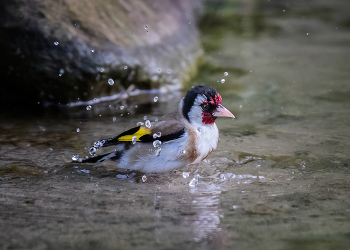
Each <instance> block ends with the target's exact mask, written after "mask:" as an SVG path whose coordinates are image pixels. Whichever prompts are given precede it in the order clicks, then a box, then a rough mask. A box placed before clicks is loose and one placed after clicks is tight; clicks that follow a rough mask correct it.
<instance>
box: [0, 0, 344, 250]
mask: <svg viewBox="0 0 350 250" xmlns="http://www.w3.org/2000/svg"><path fill="white" fill-rule="evenodd" d="M254 3H255V2H254ZM269 3H270V2H267V3H266V4H263V5H262V4H261V3H259V4H257V5H254V4H252V6H250V5H249V4H248V5H247V4H245V5H244V4H243V5H242V6H241V5H239V4H238V5H237V6H236V5H235V6H234V7H235V9H236V10H235V11H237V12H234V11H233V12H232V13H241V12H240V11H242V9H240V8H243V7H244V8H243V9H244V10H249V11H248V12H244V13H245V14H244V15H241V16H240V15H238V14H237V15H236V18H237V20H238V19H239V18H246V19H244V20H246V21H247V22H245V24H246V25H247V26H245V28H244V29H243V31H244V32H240V29H241V28H240V26H239V25H238V24H239V23H240V22H238V23H236V24H237V25H238V26H234V27H231V28H230V27H226V26H225V27H226V29H229V28H230V30H229V32H227V33H219V34H216V33H214V31H215V30H213V29H211V26H208V27H207V28H208V30H205V28H203V27H202V28H203V31H202V32H203V35H202V39H203V48H204V49H205V47H206V46H205V45H206V44H207V45H210V49H206V56H205V58H204V59H203V60H204V63H203V65H202V68H201V69H200V74H199V75H198V77H197V78H196V79H195V80H194V81H193V82H192V83H191V84H192V85H197V84H202V83H205V84H208V85H212V86H215V87H216V88H217V90H218V92H219V93H220V94H221V96H222V98H223V104H224V105H225V107H227V108H228V109H229V110H230V111H232V113H233V114H234V115H235V116H236V119H235V120H231V119H218V120H217V125H218V127H219V130H220V142H219V145H218V148H217V150H216V151H214V152H213V153H212V154H211V155H210V157H209V158H208V159H207V160H206V161H204V162H202V163H201V164H199V165H194V166H189V167H187V168H184V169H180V170H177V171H172V172H167V173H162V174H151V175H146V176H144V174H143V173H133V172H122V171H120V170H118V169H116V167H115V164H113V163H111V162H103V163H98V164H81V163H78V162H77V163H72V162H71V161H72V156H73V155H78V156H79V157H85V156H86V155H89V153H90V151H89V150H90V148H91V146H93V144H94V142H96V141H99V140H101V139H102V138H109V137H111V136H114V135H116V134H118V133H120V132H123V131H124V130H125V129H126V128H131V127H133V126H135V125H136V124H137V123H138V122H145V121H146V120H149V121H151V122H152V121H154V120H155V119H157V118H160V117H161V116H162V115H164V114H166V113H168V112H170V111H173V109H174V107H177V104H178V102H179V100H180V98H181V95H182V94H183V93H178V92H176V93H171V95H169V94H164V93H161V92H159V93H158V92H157V93H154V92H150V93H149V94H148V96H147V95H146V94H143V95H142V96H134V97H133V98H134V100H133V98H131V99H130V100H128V101H125V102H124V103H113V102H110V103H108V102H107V103H104V102H102V103H99V104H92V105H91V106H92V108H91V109H89V110H87V109H86V106H87V105H84V106H81V107H80V106H77V107H74V108H69V109H61V110H59V111H55V112H53V111H52V110H47V112H45V115H40V116H34V115H31V116H29V115H28V114H22V113H20V112H19V111H18V113H16V115H13V114H12V115H11V114H6V115H1V117H0V121H1V122H0V248H2V249H77V248H81V249H97V248H98V249H131V248H132V249H174V248H176V249H287V250H292V249H349V245H350V240H349V239H350V237H349V236H350V223H349V222H350V201H349V195H350V183H349V180H350V170H349V168H350V155H349V152H350V145H349V144H350V143H349V141H350V136H349V135H350V128H349V124H350V120H349V119H350V101H349V98H348V93H349V91H350V85H349V84H348V79H349V78H350V73H349V72H350V69H349V67H350V66H349V65H350V64H349V58H348V55H349V53H350V47H349V43H348V41H349V40H350V30H349V29H348V27H346V26H344V25H341V24H342V23H343V24H344V23H346V22H345V21H346V20H344V19H346V15H345V14H344V13H348V12H347V11H346V9H347V8H348V5H345V4H343V3H342V2H341V1H333V2H332V3H330V2H326V1H318V2H310V3H309V4H308V5H307V6H306V7H307V8H306V7H305V5H303V4H300V5H298V4H297V2H295V3H294V2H293V4H292V3H289V4H290V5H286V4H287V3H285V4H282V3H281V6H280V5H278V4H276V3H274V4H273V5H271V6H269V5H268V4H269ZM208 4H209V5H210V4H211V3H210V2H209V3H208ZM210 6H211V5H210ZM214 7H215V6H211V8H213V11H214V10H215V11H214V14H215V13H216V14H217V16H221V14H225V13H226V12H224V13H222V11H224V10H225V8H223V9H221V8H220V6H219V7H215V8H214ZM283 9H285V10H286V11H285V12H283ZM257 10H258V11H259V15H260V17H257V16H256V15H255V14H256V13H255V11H257ZM311 10H314V11H311ZM321 10H323V11H321ZM327 10H329V11H327ZM284 13H285V15H284ZM332 13H333V14H332ZM209 14H210V12H209ZM211 14H212V15H213V13H211ZM283 15H284V16H283ZM303 16H305V17H303ZM252 17H254V18H259V20H260V22H259V26H258V27H256V26H254V25H255V24H256V23H255V22H254V20H255V19H253V18H252ZM342 18H343V19H342ZM212 20H214V19H212ZM215 20H217V19H215ZM230 20H234V19H230ZM249 20H251V21H252V20H253V21H252V22H249ZM217 21H218V20H217ZM219 21H220V20H219ZM220 22H221V21H220ZM249 25H251V26H249ZM235 27H238V29H234V28H235ZM336 27H338V29H336ZM216 31H217V32H221V30H220V29H217V30H216ZM306 33H309V35H306ZM218 35H220V36H218ZM215 39H218V40H220V43H219V45H220V46H218V45H217V43H218V41H217V40H215ZM222 39H223V40H222ZM209 42H211V43H209ZM213 44H214V45H215V46H216V47H215V46H212V45H213ZM225 72H227V73H228V74H227V75H225ZM221 79H225V82H224V83H222V82H221ZM190 87H191V86H185V88H184V89H185V91H186V90H187V89H189V88H190ZM145 96H147V97H145ZM156 96H157V97H158V98H157V102H154V98H155V97H156ZM140 98H144V99H145V101H141V102H140V100H139V99H140ZM136 99H137V103H135V100H136ZM147 100H148V101H147ZM121 106H123V108H121ZM121 115H123V116H121ZM144 116H147V117H146V118H145V119H144ZM77 128H79V132H77ZM136 143H138V142H136ZM97 153H98V154H102V153H104V151H103V150H102V149H98V150H97Z"/></svg>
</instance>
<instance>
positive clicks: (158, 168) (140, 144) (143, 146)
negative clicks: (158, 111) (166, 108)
mask: <svg viewBox="0 0 350 250" xmlns="http://www.w3.org/2000/svg"><path fill="white" fill-rule="evenodd" d="M221 102H222V98H221V96H220V94H219V93H218V92H217V91H216V90H215V89H214V88H212V87H209V86H196V87H193V88H192V89H190V90H189V91H188V92H187V94H186V96H185V97H184V98H182V100H181V101H180V103H179V107H178V110H177V111H176V112H174V113H170V114H167V115H165V116H163V117H162V119H161V120H160V121H157V122H151V123H147V122H146V124H145V125H142V126H138V127H135V128H132V129H130V130H127V131H125V132H123V133H121V134H120V135H117V136H115V137H113V138H110V139H105V140H101V141H98V142H96V143H95V144H94V147H92V148H91V151H94V152H95V151H96V149H98V148H100V147H109V146H116V149H115V152H113V153H109V154H105V155H100V156H96V157H92V158H89V159H86V160H84V161H83V162H98V161H103V160H107V159H109V160H112V161H116V162H118V167H119V168H123V169H129V170H137V171H140V172H143V173H155V172H164V171H169V170H173V169H179V168H181V167H184V166H186V165H189V164H194V163H200V162H201V161H202V160H203V159H205V158H206V157H207V156H208V155H209V154H210V153H211V152H212V151H213V150H214V149H216V147H217V144H218V141H219V130H218V128H217V126H216V124H215V120H216V119H217V118H218V117H219V116H226V117H232V118H234V115H233V114H232V113H231V112H230V111H228V110H227V109H226V108H225V107H224V106H222V104H221Z"/></svg>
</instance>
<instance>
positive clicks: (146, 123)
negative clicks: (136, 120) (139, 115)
mask: <svg viewBox="0 0 350 250" xmlns="http://www.w3.org/2000/svg"><path fill="white" fill-rule="evenodd" d="M145 125H146V127H147V128H150V127H151V122H150V121H149V120H147V121H146V122H145Z"/></svg>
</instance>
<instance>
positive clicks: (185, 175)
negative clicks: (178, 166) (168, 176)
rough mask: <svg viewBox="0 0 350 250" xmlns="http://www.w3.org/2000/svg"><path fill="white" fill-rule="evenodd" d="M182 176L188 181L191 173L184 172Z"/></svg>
mask: <svg viewBox="0 0 350 250" xmlns="http://www.w3.org/2000/svg"><path fill="white" fill-rule="evenodd" d="M182 176H183V177H184V178H185V179H186V178H187V177H188V176H190V173H189V172H183V173H182Z"/></svg>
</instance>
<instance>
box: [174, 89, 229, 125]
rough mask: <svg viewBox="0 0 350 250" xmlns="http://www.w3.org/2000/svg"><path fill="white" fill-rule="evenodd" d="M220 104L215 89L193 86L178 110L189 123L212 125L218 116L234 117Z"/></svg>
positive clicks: (219, 98)
mask: <svg viewBox="0 0 350 250" xmlns="http://www.w3.org/2000/svg"><path fill="white" fill-rule="evenodd" d="M221 102H222V98H221V96H220V94H219V93H218V92H217V91H216V89H214V88H212V87H209V86H195V87H193V88H192V89H190V90H189V91H187V94H186V96H185V97H184V98H183V99H182V101H181V103H180V109H181V110H182V114H183V116H184V117H185V118H186V119H187V120H188V121H189V122H190V123H197V124H204V125H212V124H214V122H215V120H216V118H218V117H219V116H226V117H233V118H234V117H235V116H234V115H233V114H232V113H231V112H230V111H228V110H227V109H226V108H225V107H224V106H222V104H221Z"/></svg>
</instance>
